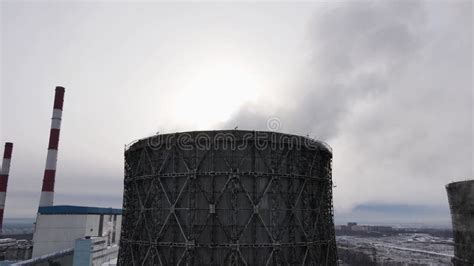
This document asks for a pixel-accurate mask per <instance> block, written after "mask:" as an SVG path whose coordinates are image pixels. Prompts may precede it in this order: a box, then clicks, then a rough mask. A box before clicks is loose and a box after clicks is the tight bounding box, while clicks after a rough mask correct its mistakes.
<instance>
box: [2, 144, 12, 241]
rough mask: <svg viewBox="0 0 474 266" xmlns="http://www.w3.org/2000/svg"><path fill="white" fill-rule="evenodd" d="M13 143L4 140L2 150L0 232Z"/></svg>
mask: <svg viewBox="0 0 474 266" xmlns="http://www.w3.org/2000/svg"><path fill="white" fill-rule="evenodd" d="M12 151H13V143H11V142H6V143H5V150H4V151H3V162H2V171H1V172H0V232H2V228H3V210H4V209H5V198H6V197H7V185H8V174H9V173H10V162H11V159H12Z"/></svg>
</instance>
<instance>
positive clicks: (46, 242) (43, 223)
mask: <svg viewBox="0 0 474 266" xmlns="http://www.w3.org/2000/svg"><path fill="white" fill-rule="evenodd" d="M121 223H122V210H121V209H112V208H96V207H83V206H68V205H60V206H48V207H40V208H39V209H38V216H37V218H36V228H35V233H34V235H33V258H35V257H38V256H42V255H45V254H50V253H54V252H58V251H61V250H65V249H68V248H73V247H74V243H75V241H76V239H79V238H85V237H104V238H105V239H106V243H105V244H106V246H113V245H117V244H118V242H119V239H120V226H121Z"/></svg>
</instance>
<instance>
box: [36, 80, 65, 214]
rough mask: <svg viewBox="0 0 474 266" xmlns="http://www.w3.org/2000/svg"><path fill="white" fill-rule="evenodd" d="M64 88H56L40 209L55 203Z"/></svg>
mask: <svg viewBox="0 0 474 266" xmlns="http://www.w3.org/2000/svg"><path fill="white" fill-rule="evenodd" d="M63 101H64V88H63V87H56V94H55V95H54V107H53V118H52V119H51V131H50V133H49V145H48V156H47V157H46V168H45V170H44V177H43V188H42V190H41V198H40V203H39V206H40V207H46V206H52V205H53V201H54V177H55V176H56V162H57V160H58V144H59V130H60V128H61V117H62V112H63Z"/></svg>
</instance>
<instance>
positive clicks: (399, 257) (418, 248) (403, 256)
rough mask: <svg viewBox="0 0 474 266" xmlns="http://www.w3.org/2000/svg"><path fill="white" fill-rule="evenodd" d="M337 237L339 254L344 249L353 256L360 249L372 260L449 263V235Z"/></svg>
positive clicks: (451, 252)
mask: <svg viewBox="0 0 474 266" xmlns="http://www.w3.org/2000/svg"><path fill="white" fill-rule="evenodd" d="M336 240H337V243H338V247H339V249H340V250H341V251H340V253H341V255H343V254H342V253H343V252H344V253H351V254H353V256H356V254H357V253H362V254H365V255H367V256H366V257H368V258H370V259H371V260H373V262H374V263H375V262H376V263H377V264H383V265H403V264H415V265H450V264H451V258H452V256H453V253H454V247H453V245H452V239H449V238H441V237H435V236H431V235H428V234H399V235H395V236H385V237H370V236H337V238H336ZM346 255H347V254H346ZM340 257H341V256H340ZM346 258H347V256H346ZM347 262H348V263H349V264H351V262H350V261H347Z"/></svg>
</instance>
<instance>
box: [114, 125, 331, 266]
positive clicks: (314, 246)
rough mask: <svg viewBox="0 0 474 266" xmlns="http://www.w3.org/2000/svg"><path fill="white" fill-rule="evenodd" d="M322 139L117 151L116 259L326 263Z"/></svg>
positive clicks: (327, 191)
mask: <svg viewBox="0 0 474 266" xmlns="http://www.w3.org/2000/svg"><path fill="white" fill-rule="evenodd" d="M331 160H332V152H331V149H330V148H329V146H327V145H326V144H324V143H322V142H317V141H314V140H312V139H309V138H305V137H300V136H295V135H286V134H281V133H275V132H255V131H241V130H229V131H201V132H199V131H198V132H183V133H176V134H165V135H157V136H153V137H150V138H147V139H142V140H139V141H137V142H135V143H133V144H131V145H130V146H128V147H127V148H126V150H125V181H124V184H125V187H124V203H123V209H124V212H123V215H124V220H123V223H122V235H121V239H120V251H119V259H118V263H119V265H187V264H189V265H288V264H289V265H336V264H337V254H336V242H335V234H334V222H333V208H332V181H331Z"/></svg>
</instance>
